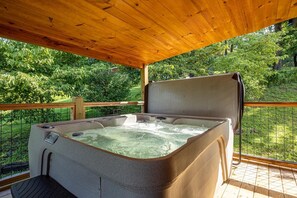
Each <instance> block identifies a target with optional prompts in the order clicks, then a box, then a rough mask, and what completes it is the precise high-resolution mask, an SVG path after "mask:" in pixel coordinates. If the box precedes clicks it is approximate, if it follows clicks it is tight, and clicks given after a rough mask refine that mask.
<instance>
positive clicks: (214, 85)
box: [29, 73, 244, 198]
mask: <svg viewBox="0 0 297 198" xmlns="http://www.w3.org/2000/svg"><path fill="white" fill-rule="evenodd" d="M145 92H146V94H145V95H146V99H145V106H144V107H145V112H146V113H144V114H131V115H122V116H113V117H102V118H95V119H87V120H77V121H68V122H59V123H50V124H49V125H35V126H32V128H31V134H30V139H29V165H30V174H31V177H34V176H37V175H40V174H47V173H49V175H50V176H51V177H52V178H54V179H55V180H57V181H58V182H59V183H60V184H61V185H63V186H64V187H65V188H66V189H68V190H69V191H70V192H72V193H73V194H74V195H76V196H78V197H103V198H106V197H107V198H108V197H110V198H117V197H120V198H122V197H124V198H125V197H127V198H131V197H140V198H146V197H147V198H152V197H154V198H155V197H168V198H169V197H170V198H175V197H176V198H179V197H186V198H191V197H213V196H214V194H215V192H216V189H217V187H218V186H220V185H221V184H222V183H223V182H224V181H226V180H227V179H228V177H229V175H230V170H231V164H232V155H233V137H234V133H235V132H236V131H240V130H239V129H240V120H241V117H242V114H243V98H244V91H243V84H242V81H241V78H240V75H239V74H238V73H232V74H224V75H218V76H211V77H209V76H207V77H199V78H191V79H183V80H173V81H161V82H154V83H150V84H149V85H148V86H146V89H145ZM148 123H149V124H151V125H153V126H154V125H155V127H156V130H153V131H150V132H148V131H146V129H140V131H142V130H144V133H138V132H135V131H134V129H135V126H136V128H137V127H139V126H141V125H146V124H148ZM160 123H162V124H161V125H160V126H161V128H162V127H163V126H164V127H165V128H166V127H167V126H170V125H172V126H173V127H176V126H177V125H179V126H180V125H188V126H186V128H187V127H189V126H190V128H191V127H192V129H193V130H194V131H195V130H196V129H197V128H196V129H194V128H195V127H198V128H199V127H200V128H203V130H201V131H199V130H200V129H199V130H198V129H197V131H198V132H197V133H196V132H194V133H187V132H186V133H187V134H183V133H182V134H180V136H183V138H182V139H175V138H171V134H175V130H167V129H166V130H165V131H163V132H162V133H161V132H160V131H159V129H158V126H159V124H160ZM132 126H133V127H132ZM112 127H114V128H112ZM116 127H119V128H124V129H127V128H128V131H129V130H130V129H129V127H132V128H133V129H131V130H132V131H133V132H131V133H129V132H123V133H120V134H118V135H116V136H118V137H120V138H119V139H122V140H123V142H124V144H126V145H125V146H127V145H128V149H126V150H125V149H124V148H123V145H122V143H121V141H120V142H116V141H114V134H113V130H109V132H107V131H106V130H105V129H107V128H112V129H114V130H115V131H116V130H117V129H116ZM164 127H163V128H164ZM177 128H178V127H177ZM164 132H165V133H164ZM135 133H136V139H129V138H130V134H135ZM156 135H157V136H156ZM175 135H176V134H175ZM143 136H147V137H149V138H148V139H150V140H149V141H151V142H154V141H156V142H159V143H160V144H159V143H158V144H156V145H155V144H154V145H151V147H147V148H145V147H144V148H142V149H141V151H140V150H138V148H135V147H136V146H135V145H141V146H144V145H146V144H147V142H142V140H143V139H146V138H142V137H143ZM159 136H165V137H166V138H165V139H162V138H161V139H160V138H159ZM178 136H179V135H178ZM134 138H135V137H134ZM166 139H173V140H172V141H167V140H166ZM110 141H111V142H113V143H115V144H113V146H110V145H109V144H108V145H104V143H105V142H110ZM102 143H103V145H102ZM129 143H130V144H129ZM148 145H149V144H148ZM129 146H130V147H129ZM164 148H165V149H164ZM127 150H128V153H127ZM156 150H158V151H159V150H160V151H161V152H154V151H156ZM164 150H165V151H166V152H164ZM143 151H144V152H143ZM146 151H147V152H146ZM129 152H130V153H129Z"/></svg>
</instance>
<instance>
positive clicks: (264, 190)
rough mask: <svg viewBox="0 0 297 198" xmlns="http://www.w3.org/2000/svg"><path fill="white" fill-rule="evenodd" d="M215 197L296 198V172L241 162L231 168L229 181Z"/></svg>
mask: <svg viewBox="0 0 297 198" xmlns="http://www.w3.org/2000/svg"><path fill="white" fill-rule="evenodd" d="M216 197H220V198H221V197H226V198H227V197H230V198H233V197H248V198H249V197H251V198H262V197H266V198H268V197H281V198H293V197H295V198H297V171H296V170H295V169H288V168H286V169H283V168H281V167H269V166H267V165H259V164H258V165H257V164H253V163H245V162H242V163H241V164H240V165H239V166H233V167H232V173H231V177H230V179H229V181H228V182H226V183H225V184H223V185H222V186H221V187H220V189H219V190H218V193H217V194H216Z"/></svg>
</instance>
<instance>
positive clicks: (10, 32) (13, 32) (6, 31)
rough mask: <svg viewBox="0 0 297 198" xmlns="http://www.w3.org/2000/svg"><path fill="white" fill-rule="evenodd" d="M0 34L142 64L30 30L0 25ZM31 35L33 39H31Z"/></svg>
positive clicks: (78, 52) (77, 52) (91, 55)
mask: <svg viewBox="0 0 297 198" xmlns="http://www.w3.org/2000/svg"><path fill="white" fill-rule="evenodd" d="M0 36H2V37H4V38H8V39H16V40H20V41H24V42H28V43H33V44H36V45H40V46H44V47H48V48H52V49H60V50H62V51H67V52H71V53H74V54H79V55H85V56H88V57H91V58H97V59H100V60H105V61H108V62H113V63H117V64H123V63H124V64H123V65H127V66H133V67H137V68H140V66H142V65H143V62H142V61H141V60H135V59H133V58H131V59H129V60H127V59H124V58H122V57H118V56H116V55H110V54H109V53H107V54H106V53H104V52H100V51H99V53H98V51H93V50H90V49H85V48H80V47H79V46H76V45H73V44H67V43H61V42H59V41H56V40H54V39H53V38H48V37H45V36H43V35H38V34H35V33H32V32H27V31H25V30H22V29H19V28H11V27H8V26H4V25H0ZM32 36H33V39H34V40H32Z"/></svg>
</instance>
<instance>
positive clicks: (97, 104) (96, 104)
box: [84, 101, 144, 107]
mask: <svg viewBox="0 0 297 198" xmlns="http://www.w3.org/2000/svg"><path fill="white" fill-rule="evenodd" d="M143 104H144V102H143V101H120V102H84V106H85V107H106V106H127V105H143Z"/></svg>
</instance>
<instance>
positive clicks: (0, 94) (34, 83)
mask: <svg viewBox="0 0 297 198" xmlns="http://www.w3.org/2000/svg"><path fill="white" fill-rule="evenodd" d="M55 93H56V91H55V89H54V87H53V86H51V85H50V84H49V83H48V78H47V77H45V76H40V77H38V76H30V75H28V74H25V73H22V72H13V73H4V74H0V103H23V102H25V103H34V102H41V103H43V102H52V101H53V99H52V95H54V94H55Z"/></svg>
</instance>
